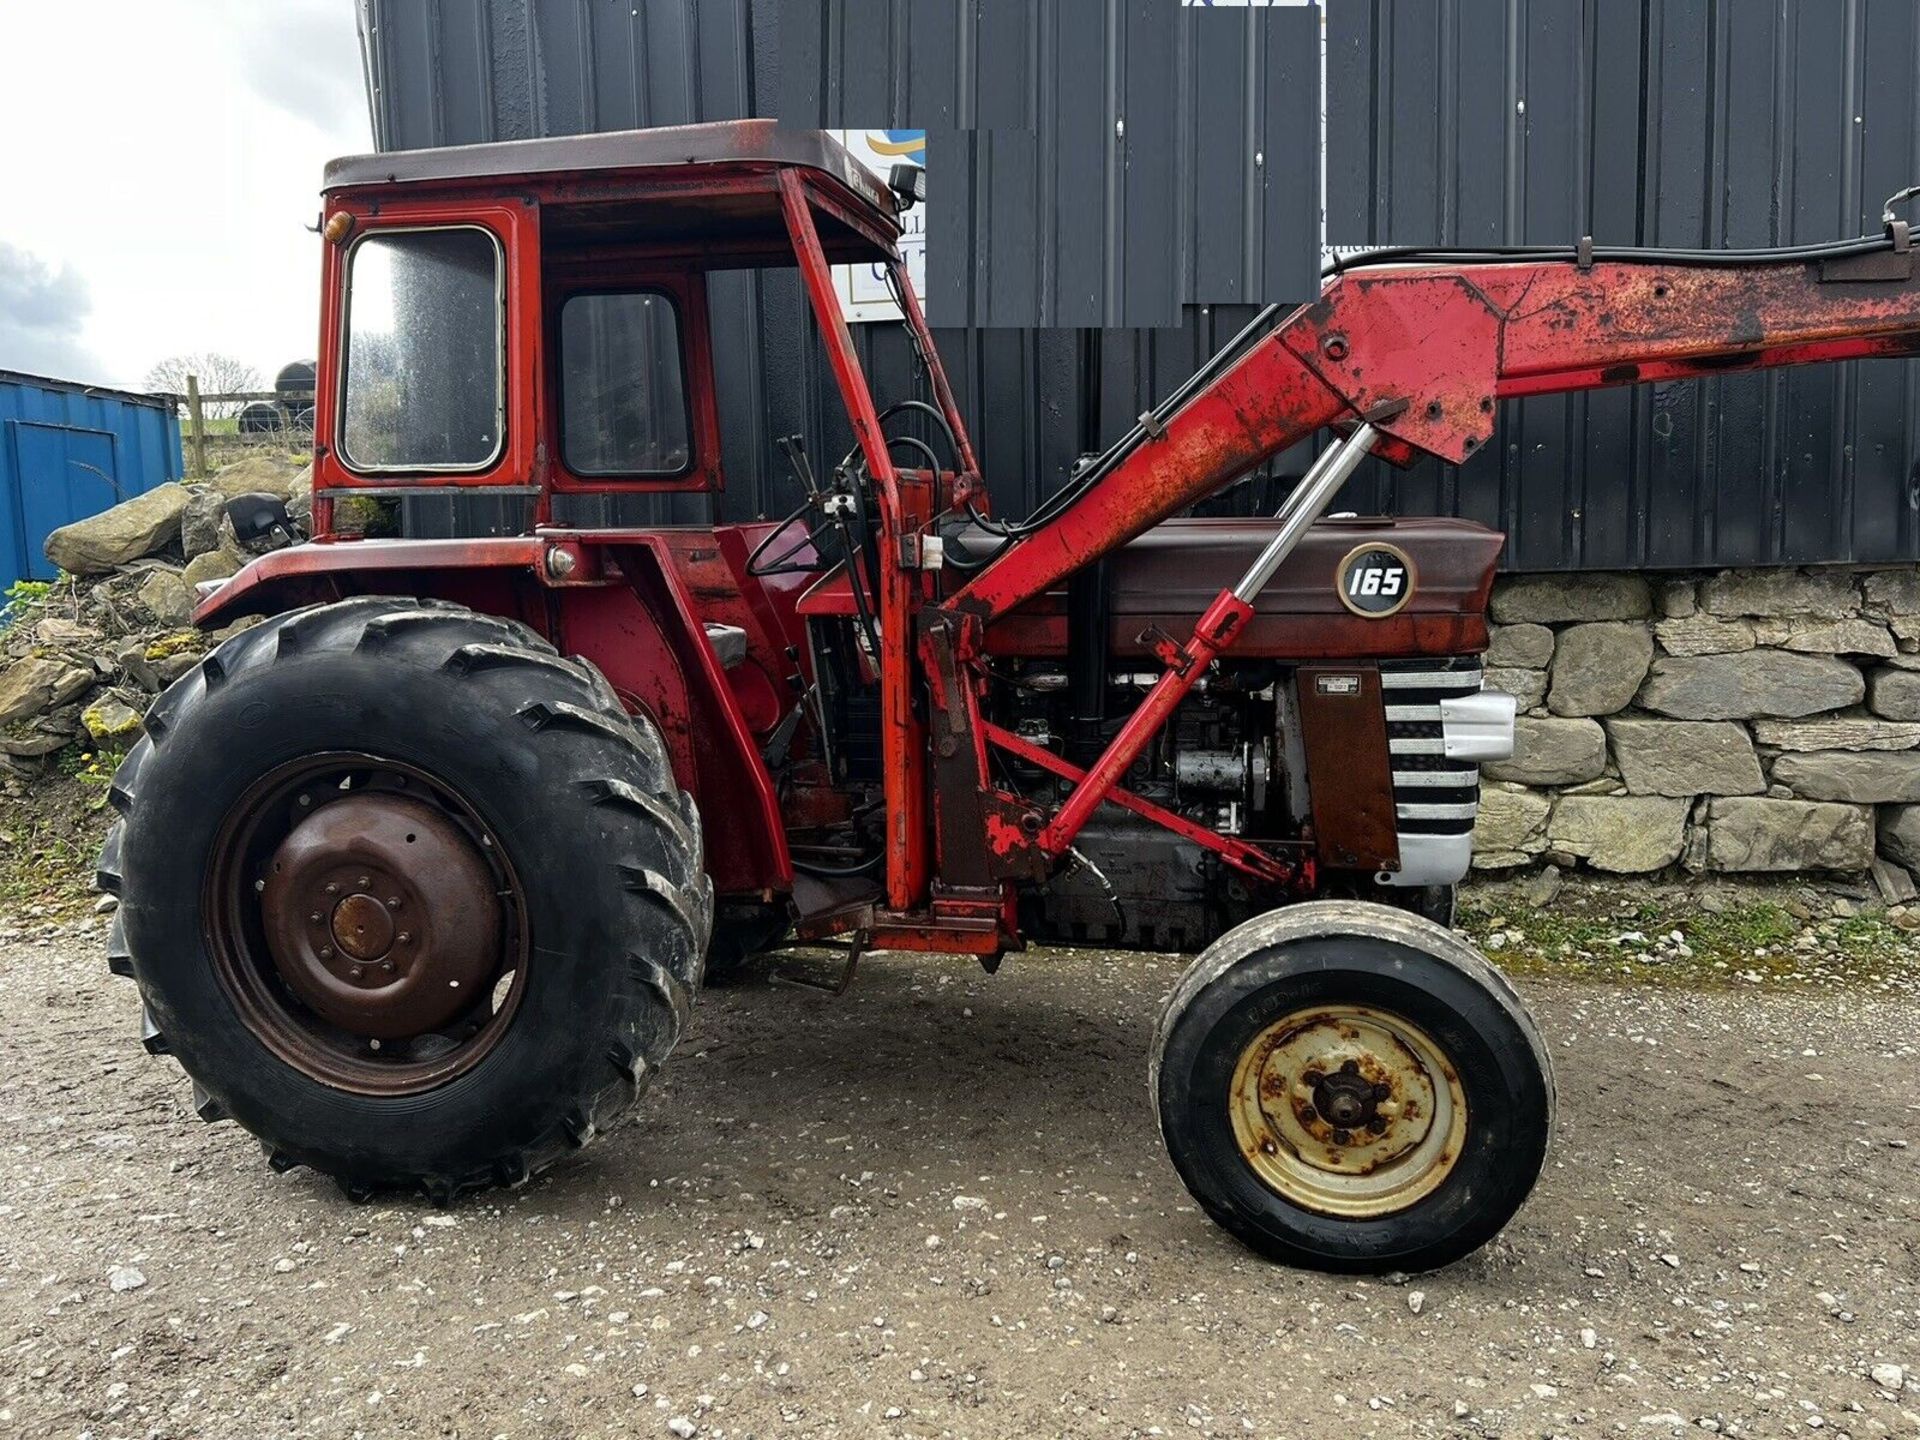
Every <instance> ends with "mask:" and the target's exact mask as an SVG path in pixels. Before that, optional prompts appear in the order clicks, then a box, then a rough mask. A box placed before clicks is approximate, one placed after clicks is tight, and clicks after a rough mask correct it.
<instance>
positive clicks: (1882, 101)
mask: <svg viewBox="0 0 1920 1440" xmlns="http://www.w3.org/2000/svg"><path fill="white" fill-rule="evenodd" d="M1327 31H1328V57H1327V95H1328V115H1327V132H1328V138H1327V234H1328V238H1329V240H1331V241H1333V242H1335V243H1341V244H1366V243H1396V244H1398V243H1429V244H1430V243H1442V244H1455V243H1458V244H1486V243H1496V244H1497V243H1535V244H1538V243H1565V242H1566V241H1567V240H1568V239H1570V238H1571V237H1574V236H1578V235H1581V234H1592V235H1593V236H1594V238H1595V239H1597V240H1599V241H1601V242H1603V243H1609V244H1621V245H1631V244H1649V245H1652V244H1658V245H1680V246H1715V247H1719V246H1753V245H1779V244H1795V243H1803V242H1811V241H1818V240H1831V239H1838V238H1842V237H1846V236H1852V235H1858V234H1862V233H1866V232H1869V231H1877V230H1878V229H1879V226H1880V208H1881V202H1882V201H1883V200H1884V199H1885V197H1886V196H1888V195H1889V194H1891V193H1892V192H1893V191H1895V190H1897V189H1899V188H1901V187H1902V186H1905V185H1909V184H1912V183H1914V182H1915V181H1916V180H1920V6H1915V5H1914V4H1913V3H1912V0H1642V3H1621V0H1587V3H1572V0H1422V3H1413V4H1409V3H1406V0H1342V3H1341V4H1338V5H1335V6H1333V7H1332V8H1331V10H1330V11H1329V13H1328V21H1327ZM1917 420H1920V364H1916V363H1915V362H1912V361H1874V362H1868V363H1861V364H1851V365H1841V366H1823V367H1817V368H1810V369H1801V370H1792V371H1782V372H1778V373H1776V374H1773V375H1767V376H1759V375H1741V376H1730V377H1726V378H1723V379H1717V380H1712V381H1707V382H1693V383H1682V384H1670V385H1654V386H1647V387H1640V388H1637V389H1633V390H1622V391H1609V392H1605V393H1598V394H1592V395H1585V396H1564V397H1559V396H1556V397H1550V398H1546V399H1538V400H1528V401H1526V402H1524V403H1520V404H1510V405H1508V406H1507V407H1506V409H1505V413H1504V414H1503V415H1502V417H1501V430H1500V435H1499V437H1498V438H1499V442H1500V443H1499V445H1498V447H1497V448H1494V447H1489V449H1488V450H1487V451H1485V452H1484V453H1483V454H1481V455H1480V456H1478V457H1476V458H1475V459H1474V460H1473V461H1471V462H1469V463H1468V464H1467V465H1466V466H1464V467H1461V468H1458V469H1455V468H1453V467H1449V466H1441V465H1438V464H1431V465H1422V466H1419V467H1416V468H1415V469H1414V470H1413V471H1412V472H1411V473H1410V474H1406V475H1399V476H1395V475H1391V474H1388V473H1386V472H1376V473H1375V474H1374V475H1372V476H1370V477H1367V478H1366V480H1365V481H1364V485H1363V491H1362V493H1363V495H1364V497H1365V499H1366V500H1367V501H1369V502H1371V503H1372V504H1375V505H1385V506H1391V507H1394V508H1400V509H1406V510H1420V509H1424V508H1427V507H1429V506H1433V507H1437V508H1440V509H1445V510H1451V511H1456V512H1457V513H1461V514H1465V515H1470V516H1473V517H1474V518H1476V519H1481V520H1485V521H1486V522H1487V523H1489V524H1494V525H1501V526H1503V527H1504V528H1505V529H1506V530H1507V531H1508V533H1509V536H1510V541H1509V546H1508V553H1507V557H1506V563H1507V564H1508V566H1509V567H1510V568H1514V569H1520V570H1555V569H1563V568H1579V567H1588V568H1595V567H1618V568H1637V567H1641V566H1655V567H1676V566H1691V565H1699V564H1714V565H1754V564H1769V563H1776V562H1789V563H1790V562H1818V561H1881V560H1897V559H1912V558H1914V557H1915V556H1916V555H1920V473H1917V472H1916V470H1915V463H1916V458H1920V425H1917V424H1916V421H1917Z"/></svg>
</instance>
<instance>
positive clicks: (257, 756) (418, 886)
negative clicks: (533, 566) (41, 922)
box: [99, 598, 712, 1200]
mask: <svg viewBox="0 0 1920 1440" xmlns="http://www.w3.org/2000/svg"><path fill="white" fill-rule="evenodd" d="M112 798H113V801H114V804H115V805H116V806H117V807H118V809H119V810H120V812H121V819H120V820H119V822H118V823H117V824H116V825H115V826H114V828H113V830H112V832H111V833H110V834H109V836H108V839H107V845H106V849H105V850H104V852H103V853H102V855H101V858H100V866H99V879H100V884H101V886H102V888H103V889H106V890H109V891H112V892H114V893H116V894H118V895H119V896H120V900H121V904H120V909H119V911H118V913H117V915H116V919H115V926H114V932H113V936H112V943H111V945H110V947H109V950H110V964H112V965H113V967H114V968H115V969H116V970H117V971H119V972H121V973H126V974H131V975H132V976H133V977H134V978H135V979H136V980H137V981H138V982H139V986H140V993H141V998H142V1000H143V1002H144V1021H143V1033H144V1039H145V1041H146V1044H147V1047H148V1049H150V1050H153V1051H156V1052H164V1053H171V1054H172V1055H174V1056H175V1057H176V1058H177V1059H178V1060H179V1061H180V1064H181V1066H182V1067H183V1068H184V1069H185V1070H186V1071H187V1073H188V1075H189V1076H191V1077H192V1079H193V1081H194V1103H195V1106H196V1108H197V1109H198V1110H199V1112H200V1114H201V1115H202V1117H203V1118H206V1119H210V1120H212V1119H221V1118H227V1117H231V1118H233V1119H235V1120H237V1121H239V1123H240V1124H241V1125H243V1126H245V1127H246V1128H247V1129H248V1130H250V1131H252V1132H253V1133H254V1134H255V1135H257V1136H258V1137H259V1138H260V1140H261V1143H262V1146H263V1148H264V1149H265V1150H266V1153H267V1156H268V1158H269V1160H270V1161H271V1162H272V1163H273V1165H274V1167H275V1168H276V1169H286V1168H289V1167H291V1166H293V1165H297V1164H304V1165H308V1166H311V1167H313V1168H314V1169H316V1170H320V1171H323V1172H325V1173H326V1174H329V1175H332V1176H334V1177H335V1178H336V1179H338V1180H339V1182H340V1183H341V1185H342V1186H343V1187H344V1188H345V1189H346V1190H347V1191H348V1192H349V1193H350V1194H354V1195H356V1196H360V1195H365V1194H369V1193H371V1192H373V1191H375V1190H380V1189H387V1188H394V1187H418V1188H420V1189H422V1190H424V1191H425V1192H426V1193H428V1194H429V1195H430V1196H432V1197H433V1198H435V1199H438V1200H445V1199H448V1198H450V1197H452V1196H453V1195H455V1194H457V1193H459V1192H460V1191H462V1190H467V1189H473V1188H477V1187H481V1186H485V1185H489V1184H494V1183H505V1184H515V1183H518V1182H520V1181H523V1180H525V1179H526V1178H527V1177H528V1176H529V1175H531V1174H533V1173H534V1172H536V1171H538V1170H539V1169H540V1168H541V1167H543V1166H545V1165H547V1164H550V1163H551V1162H552V1161H553V1160H555V1159H557V1158H558V1157H559V1156H561V1155H562V1154H564V1153H566V1152H567V1151H568V1150H570V1149H572V1148H574V1147H576V1146H579V1145H584V1144H585V1143H586V1142H587V1141H588V1140H589V1139H591V1138H592V1137H593V1136H594V1135H595V1133H596V1132H598V1131H600V1130H601V1129H604V1128H605V1126H606V1125H607V1124H608V1122H609V1121H610V1120H611V1119H612V1118H613V1117H614V1116H615V1115H617V1114H619V1113H620V1112H621V1111H622V1110H624V1109H626V1107H627V1106H628V1105H629V1104H631V1103H632V1102H633V1100H634V1099H635V1098H636V1097H637V1096H638V1094H639V1093H640V1091H641V1090H642V1089H643V1088H644V1086H645V1085H646V1083H647V1081H648V1079H649V1078H650V1076H651V1074H652V1072H653V1070H654V1069H655V1068H656V1067H657V1066H658V1065H659V1064H660V1063H661V1061H663V1060H664V1059H665V1058H666V1055H667V1052H668V1051H669V1050H670V1049H672V1047H673V1045H674V1043H675V1041H676V1040H677V1039H678V1038H679V1035H680V1031H681V1028H682V1026H683V1025H684V1023H685V1021H686V1017H687V1012H688V1008H689V1005H690V1002H691V997H692V994H693V992H694V991H695V990H696V989H697V988H698V986H699V982H700V969H701V960H702V957H703V955H704V953H705V948H706V943H707V935H708V930H709V928H710V926H711V918H712V891H711V885H710V883H709V881H708V880H707V878H706V876H705V875H704V874H703V873H702V870H701V864H702V857H701V853H700V832H699V821H698V817H697V816H696V814H695V813H694V809H693V806H692V803H691V801H690V800H689V799H688V798H687V797H686V795H685V794H683V793H682V792H681V791H680V790H679V789H678V787H677V786H676V785H675V784H674V780H673V775H672V773H671V771H670V770H669V769H668V767H667V765H666V763H665V753H664V750H663V748H662V747H661V745H660V741H659V737H658V735H657V734H655V733H654V732H653V731H652V728H651V726H650V724H649V723H648V722H647V721H646V720H645V719H644V718H636V717H631V716H629V715H627V714H626V712H625V711H624V710H623V709H622V708H621V706H620V704H619V702H618V700H617V699H616V698H615V696H614V695H613V693H612V691H611V690H610V689H609V688H608V686H607V684H606V682H605V680H604V679H603V678H602V677H601V676H600V675H599V674H598V672H596V671H595V670H593V669H592V667H591V666H589V665H587V664H585V663H583V662H580V661H576V660H567V659H563V658H562V657H560V656H559V655H558V654H556V653H555V652H554V650H553V648H552V647H551V646H550V645H548V644H547V643H546V642H545V641H544V640H542V639H541V638H540V637H539V636H538V635H536V634H535V633H534V632H532V631H531V630H529V629H527V628H526V627H524V626H521V625H517V624H513V623H511V622H508V621H504V620H499V619H495V618H492V617H489V616H484V615H478V614H475V613H473V612H472V611H469V610H465V609H463V608H461V607H458V606H452V605H446V604H443V603H440V602H434V601H414V600H404V599H390V598H366V599H358V600H348V601H344V602H341V603H338V604H333V605H325V606H319V607H316V608H313V609H308V610H301V611H295V612H293V613H290V614H287V615H282V616H279V617H276V618H274V619H272V620H268V621H266V622H265V623H263V624H261V625H258V626H256V627H254V628H253V629H250V630H247V631H244V632H242V633H241V634H240V635H237V636H235V637H234V638H232V639H230V640H228V641H227V642H226V643H225V644H223V645H221V646H220V647H219V648H218V649H217V650H215V651H214V652H213V653H212V654H211V655H209V656H208V657H207V658H206V659H205V660H204V661H203V662H202V663H201V665H200V666H199V667H198V668H197V669H196V670H195V671H193V672H191V673H189V674H188V675H187V676H185V677H184V678H182V679H181V680H180V681H179V682H178V683H176V684H175V685H173V686H172V687H171V688H170V689H168V691H167V692H166V693H165V694H164V695H162V696H161V697H160V699H159V700H157V701H156V702H155V704H154V706H153V708H152V710H151V711H150V712H149V714H148V717H147V735H146V738H144V739H142V740H141V741H140V742H139V743H138V744H137V745H135V747H134V748H133V750H132V751H130V752H129V754H128V756H127V759H126V761H125V762H124V763H123V764H122V766H121V767H120V770H119V772H118V774H117V775H116V776H115V777H114V784H113V790H112Z"/></svg>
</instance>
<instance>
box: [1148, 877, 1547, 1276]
mask: <svg viewBox="0 0 1920 1440" xmlns="http://www.w3.org/2000/svg"><path fill="white" fill-rule="evenodd" d="M1151 1088H1152V1091H1153V1096H1154V1101H1155V1104H1156V1106H1157V1108H1158V1112H1159V1117H1160V1131H1161V1136H1162V1138H1163V1139H1164V1140H1165V1142H1166V1146H1167V1152H1168V1155H1169V1156H1170V1157H1171V1159H1172V1160H1173V1163H1174V1167H1175V1168H1176V1169H1177V1170H1178V1171H1179V1172H1180V1178H1181V1179H1182V1180H1183V1181H1184V1182H1185V1183H1186V1186H1187V1188H1188V1190H1189V1191H1191V1192H1192V1194H1193V1196H1194V1198H1195V1199H1196V1200H1198V1201H1199V1202H1200V1204H1201V1205H1202V1207H1204V1208H1205V1210H1206V1212H1207V1213H1208V1214H1209V1215H1210V1216H1211V1217H1212V1218H1213V1219H1214V1220H1215V1221H1216V1222H1217V1223H1218V1224H1219V1225H1221V1226H1222V1227H1223V1228H1225V1229H1226V1230H1228V1231H1230V1232H1231V1233H1232V1234H1234V1235H1235V1236H1237V1237H1238V1238H1239V1239H1241V1240H1242V1241H1244V1242H1246V1243H1247V1244H1248V1245H1250V1246H1252V1247H1253V1248H1254V1249H1255V1250H1258V1251H1260V1252H1261V1253H1262V1254H1265V1255H1267V1256H1269V1257H1271V1258H1272V1259H1275V1260H1279V1261H1281V1262H1283V1263H1285V1264H1289V1265H1298V1266H1301V1267H1304V1268H1310V1269H1320V1270H1337V1271H1369V1272H1385V1271H1395V1270H1398V1271H1407V1272H1416V1271H1422V1270H1433V1269H1437V1268H1439V1267H1440V1266H1443V1265H1447V1264H1450V1263H1451V1262H1453V1261H1454V1260H1457V1259H1459V1258H1460V1257H1462V1256H1463V1255H1466V1254H1469V1253H1470V1252H1472V1251H1473V1250H1475V1249H1477V1248H1478V1247H1479V1246H1481V1245H1483V1244H1485V1243H1486V1242H1487V1241H1488V1240H1489V1239H1491V1238H1492V1237H1493V1236H1494V1235H1495V1234H1497V1233H1498V1232H1499V1230H1500V1229H1501V1227H1502V1226H1504V1225H1505V1224H1506V1223H1507V1221H1508V1220H1509V1219H1511V1218H1512V1216H1513V1214H1514V1212H1515V1211H1517V1210H1518V1209H1519V1208H1520V1205H1521V1203H1522V1202H1523V1201H1524V1200H1525V1199H1526V1198H1527V1195H1528V1193H1529V1192H1530V1191H1531V1190H1532V1188H1533V1184H1534V1181H1535V1180H1536V1179H1537V1178H1538V1176H1539V1174H1540V1169H1541V1166H1542V1164H1543V1163H1544V1161H1545V1158H1546V1152H1547V1142H1548V1138H1549V1136H1550V1135H1551V1133H1552V1130H1553V1116H1554V1089H1553V1071H1552V1066H1551V1063H1550V1061H1549V1060H1548V1057H1547V1050H1546V1046H1545V1044H1544V1043H1543V1041H1542V1040H1541V1038H1540V1035H1539V1032H1538V1030H1536V1029H1535V1027H1534V1024H1533V1021H1532V1019H1531V1018H1530V1017H1529V1016H1528V1015H1527V1012H1526V1010H1525V1009H1524V1007H1523V1006H1522V1005H1521V1003H1520V999H1519V997H1518V995H1516V994H1515V993H1514V991H1513V989H1512V987H1511V986H1510V985H1508V984H1507V982H1506V980H1505V979H1504V978H1503V977H1502V976H1501V975H1500V974H1499V972H1498V971H1496V970H1495V969H1494V968H1493V967H1492V966H1491V965H1489V964H1488V963H1487V962H1486V961H1485V960H1484V959H1482V958H1481V957H1480V955H1479V954H1478V952H1476V951H1475V950H1474V949H1473V948H1472V947H1471V946H1470V945H1468V944H1467V943H1466V942H1465V941H1463V940H1461V939H1460V938H1459V937H1458V936H1457V935H1454V934H1452V933H1451V932H1449V931H1447V930H1443V929H1441V928H1440V927H1439V926H1437V925H1434V924H1432V923H1431V922H1429V921H1426V920H1423V919H1420V918H1419V917H1417V916H1414V915H1410V914H1407V913H1406V912H1404V911H1401V910H1397V909H1392V908H1389V907H1386V906H1381V905H1367V904H1359V903H1354V902H1340V901H1321V902H1315V903H1311V904H1302V905H1293V906H1289V907H1287V908H1286V909H1284V910H1279V911H1275V912H1274V913H1272V914H1270V915H1264V916H1261V917H1259V918H1257V919H1255V920H1251V921H1248V922H1247V923H1246V924H1244V925H1241V926H1240V927H1238V928H1237V929H1235V930H1232V931H1230V932H1228V933H1227V934H1226V935H1224V936H1222V937H1221V938H1220V939H1219V940H1218V941H1216V942H1215V943H1214V944H1213V945H1212V946H1211V947H1209V948H1208V950H1207V951H1206V953H1205V954H1203V955H1202V956H1201V957H1200V958H1199V959H1198V960H1197V961H1195V962H1194V965H1193V967H1192V968H1191V969H1190V970H1189V971H1188V972H1187V974H1186V975H1185V977H1183V978H1182V980H1181V982H1180V984H1179V985H1178V986H1177V987H1176V988H1175V990H1174V993H1173V995H1172V997H1171V998H1170V999H1169V1000H1168V1002H1167V1006H1166V1009H1165V1010H1164V1011H1163V1013H1162V1015H1161V1018H1160V1024H1159V1027H1158V1030H1157V1032H1156V1034H1155V1037H1154V1050H1153V1063H1152V1068H1151Z"/></svg>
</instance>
